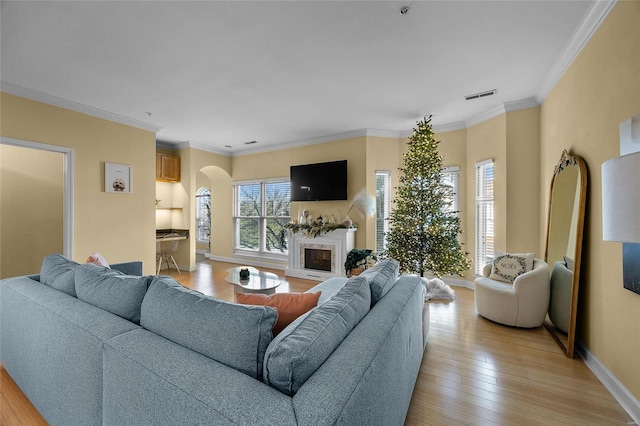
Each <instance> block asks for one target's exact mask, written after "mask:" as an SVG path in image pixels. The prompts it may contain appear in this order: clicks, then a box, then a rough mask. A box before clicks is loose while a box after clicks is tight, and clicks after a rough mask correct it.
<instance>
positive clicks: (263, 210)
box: [232, 178, 291, 261]
mask: <svg viewBox="0 0 640 426" xmlns="http://www.w3.org/2000/svg"><path fill="white" fill-rule="evenodd" d="M282 183H287V184H289V185H290V180H289V178H273V179H260V180H246V181H237V182H234V183H233V206H232V209H233V211H232V226H233V228H232V240H233V249H232V251H233V254H234V255H240V256H250V257H260V258H265V259H267V258H268V259H273V260H279V261H283V260H287V259H288V256H289V250H288V249H285V250H284V251H283V252H282V253H280V252H275V251H268V250H267V249H266V246H267V243H266V239H267V236H266V231H267V221H268V220H270V219H276V220H278V219H282V220H286V221H287V223H289V222H290V221H291V189H290V187H289V212H288V215H287V216H273V215H267V204H268V200H267V197H266V195H267V186H268V185H269V184H282ZM248 185H259V186H260V191H259V193H260V195H259V196H260V202H259V208H260V212H259V214H258V215H256V216H240V192H239V191H240V188H241V187H242V186H248ZM241 219H257V220H258V247H257V249H255V250H254V249H249V248H244V247H240V220H241Z"/></svg>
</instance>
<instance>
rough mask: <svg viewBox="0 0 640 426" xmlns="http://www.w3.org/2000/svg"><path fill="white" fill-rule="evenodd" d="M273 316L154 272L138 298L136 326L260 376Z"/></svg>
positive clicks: (271, 312) (270, 310) (269, 311)
mask: <svg viewBox="0 0 640 426" xmlns="http://www.w3.org/2000/svg"><path fill="white" fill-rule="evenodd" d="M277 316H278V312H277V311H276V310H275V309H274V308H272V307H270V306H249V305H239V304H237V303H231V302H227V301H224V300H220V299H216V298H215V297H211V296H205V295H204V294H202V293H199V292H197V291H194V290H190V289H188V288H186V287H183V286H182V285H181V284H180V283H178V282H177V281H175V280H174V279H173V278H171V277H168V276H156V277H154V279H153V280H152V282H151V285H150V286H149V290H148V291H147V294H146V295H145V297H144V300H143V301H142V309H141V312H140V325H141V326H143V327H144V328H146V329H147V330H149V331H152V332H154V333H156V334H158V335H160V336H162V337H164V338H165V339H168V340H171V341H172V342H175V343H177V344H179V345H182V346H185V347H187V348H189V349H191V350H193V351H195V352H198V353H200V354H202V355H204V356H206V357H209V358H211V359H214V360H216V361H218V362H220V363H222V364H225V365H227V366H229V367H231V368H235V369H236V370H238V371H241V372H243V373H245V374H248V375H249V376H251V377H254V378H256V379H258V380H260V379H262V362H263V359H264V352H265V350H266V349H267V346H268V345H269V343H270V342H271V338H272V337H271V329H272V328H273V325H274V324H275V323H276V318H277Z"/></svg>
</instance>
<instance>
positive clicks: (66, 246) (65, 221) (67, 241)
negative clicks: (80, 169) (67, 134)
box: [0, 137, 74, 259]
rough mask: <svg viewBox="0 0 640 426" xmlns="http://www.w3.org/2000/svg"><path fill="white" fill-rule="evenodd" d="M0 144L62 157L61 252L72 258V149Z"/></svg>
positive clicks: (15, 141) (1, 140)
mask: <svg viewBox="0 0 640 426" xmlns="http://www.w3.org/2000/svg"><path fill="white" fill-rule="evenodd" d="M0 144H3V145H12V146H17V147H21V148H29V149H38V150H40V151H50V152H58V153H61V154H63V156H64V171H63V174H64V177H63V179H64V195H63V198H64V199H63V203H62V250H63V254H64V256H66V257H67V258H69V259H72V258H73V176H74V170H73V148H68V147H64V146H57V145H49V144H45V143H40V142H32V141H25V140H21V139H13V138H6V137H0Z"/></svg>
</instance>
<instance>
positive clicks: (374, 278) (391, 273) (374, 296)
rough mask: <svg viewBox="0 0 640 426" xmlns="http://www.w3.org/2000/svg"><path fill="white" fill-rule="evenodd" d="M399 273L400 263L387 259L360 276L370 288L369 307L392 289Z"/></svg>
mask: <svg viewBox="0 0 640 426" xmlns="http://www.w3.org/2000/svg"><path fill="white" fill-rule="evenodd" d="M399 273H400V263H399V262H398V261H397V260H395V259H391V258H387V259H385V260H383V261H381V262H378V263H376V264H375V265H374V266H373V267H372V268H369V269H367V270H365V271H364V272H363V273H361V274H360V276H361V277H363V278H365V279H366V280H367V282H368V283H369V286H370V287H371V307H373V305H375V304H376V303H378V301H379V300H380V299H382V298H383V297H384V295H385V294H387V292H388V291H389V290H390V289H391V287H393V284H395V282H396V280H397V279H398V275H399Z"/></svg>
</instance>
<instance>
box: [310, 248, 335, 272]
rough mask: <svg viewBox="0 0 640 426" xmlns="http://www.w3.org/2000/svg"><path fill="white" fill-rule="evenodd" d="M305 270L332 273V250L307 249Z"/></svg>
mask: <svg viewBox="0 0 640 426" xmlns="http://www.w3.org/2000/svg"><path fill="white" fill-rule="evenodd" d="M304 269H315V270H317V271H329V272H331V250H325V249H318V248H305V249H304Z"/></svg>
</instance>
